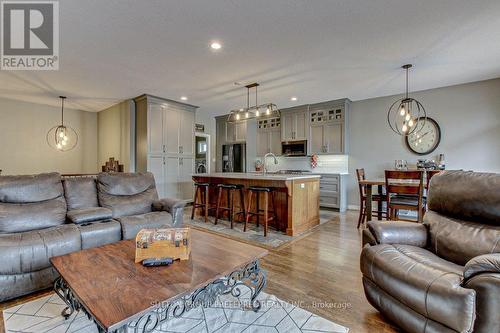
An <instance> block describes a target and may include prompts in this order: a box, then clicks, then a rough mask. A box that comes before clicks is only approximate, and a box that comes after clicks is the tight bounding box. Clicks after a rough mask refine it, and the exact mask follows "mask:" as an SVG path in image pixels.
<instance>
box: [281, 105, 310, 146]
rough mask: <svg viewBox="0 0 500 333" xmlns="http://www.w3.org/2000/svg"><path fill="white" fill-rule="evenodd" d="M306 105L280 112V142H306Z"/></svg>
mask: <svg viewBox="0 0 500 333" xmlns="http://www.w3.org/2000/svg"><path fill="white" fill-rule="evenodd" d="M308 135H309V121H308V112H307V105H304V106H301V107H294V108H288V109H282V110H281V141H293V140H307V137H308Z"/></svg>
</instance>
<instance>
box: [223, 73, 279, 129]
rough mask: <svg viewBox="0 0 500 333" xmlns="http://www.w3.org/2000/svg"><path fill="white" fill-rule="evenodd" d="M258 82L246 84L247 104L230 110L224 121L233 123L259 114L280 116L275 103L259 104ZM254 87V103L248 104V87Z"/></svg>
mask: <svg viewBox="0 0 500 333" xmlns="http://www.w3.org/2000/svg"><path fill="white" fill-rule="evenodd" d="M258 86H259V84H258V83H252V84H249V85H246V86H245V88H247V106H246V108H240V109H235V110H231V111H230V112H229V115H228V117H227V120H226V122H228V123H235V122H239V121H245V120H249V119H252V118H259V117H261V116H265V117H280V116H281V113H280V110H279V109H278V107H277V106H276V104H273V103H266V104H261V105H259V103H258V98H257V87H258ZM252 88H255V105H254V106H250V89H252Z"/></svg>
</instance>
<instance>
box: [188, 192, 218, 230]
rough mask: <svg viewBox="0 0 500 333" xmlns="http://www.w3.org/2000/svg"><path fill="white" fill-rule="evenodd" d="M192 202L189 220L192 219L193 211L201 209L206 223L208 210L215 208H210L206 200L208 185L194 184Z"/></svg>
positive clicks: (207, 199)
mask: <svg viewBox="0 0 500 333" xmlns="http://www.w3.org/2000/svg"><path fill="white" fill-rule="evenodd" d="M194 187H195V190H194V200H193V210H192V211H191V220H192V219H194V213H195V210H196V209H198V208H201V209H202V211H203V214H204V215H205V223H206V222H208V211H209V210H210V209H215V207H210V200H209V198H208V194H209V193H208V188H209V187H210V184H209V183H194Z"/></svg>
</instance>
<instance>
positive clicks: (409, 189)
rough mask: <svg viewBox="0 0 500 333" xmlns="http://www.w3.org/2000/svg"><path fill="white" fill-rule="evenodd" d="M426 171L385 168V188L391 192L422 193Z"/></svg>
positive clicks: (404, 193)
mask: <svg viewBox="0 0 500 333" xmlns="http://www.w3.org/2000/svg"><path fill="white" fill-rule="evenodd" d="M423 182H424V173H423V171H421V170H415V171H400V170H397V171H396V170H385V188H386V191H387V196H389V195H390V194H402V195H420V196H421V195H422V194H423Z"/></svg>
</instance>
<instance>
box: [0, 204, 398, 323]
mask: <svg viewBox="0 0 500 333" xmlns="http://www.w3.org/2000/svg"><path fill="white" fill-rule="evenodd" d="M331 214H332V215H333V216H334V217H336V218H335V220H334V221H332V222H328V223H325V224H323V225H321V226H320V227H318V228H317V229H316V230H314V231H313V232H312V233H311V234H309V235H308V236H306V237H304V238H301V239H299V240H297V241H295V242H292V243H290V244H288V245H286V246H284V247H281V248H279V249H277V250H271V251H270V253H269V255H267V256H266V257H265V258H263V259H262V266H263V268H264V269H265V270H267V272H268V285H267V288H266V289H265V291H266V292H267V293H270V294H274V295H276V296H277V297H279V298H281V299H283V300H286V301H288V302H293V303H295V304H296V305H300V306H301V307H303V308H305V309H307V310H308V311H310V312H313V313H315V314H317V315H320V316H322V317H325V318H327V319H330V320H332V321H334V322H336V323H339V324H341V325H345V326H347V327H349V328H350V332H353V333H363V332H370V333H372V332H399V331H398V330H397V328H395V327H394V326H392V325H390V324H389V323H387V321H386V320H384V318H383V317H381V315H380V314H379V313H378V312H377V311H376V310H375V309H374V308H373V307H372V306H371V305H370V304H369V303H368V302H367V301H366V298H365V295H364V292H363V287H362V284H361V272H360V270H359V254H360V252H361V231H359V230H357V229H356V224H357V212H348V213H347V214H338V213H331ZM43 294H46V292H41V293H38V294H35V295H31V296H27V297H24V298H21V299H17V300H14V301H10V302H8V303H3V304H0V309H3V308H4V307H10V306H13V305H14V304H16V303H23V302H26V301H27V300H29V299H31V298H36V297H39V296H40V295H43ZM0 319H1V322H0V333H3V332H4V328H3V318H2V317H1V314H0Z"/></svg>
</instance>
